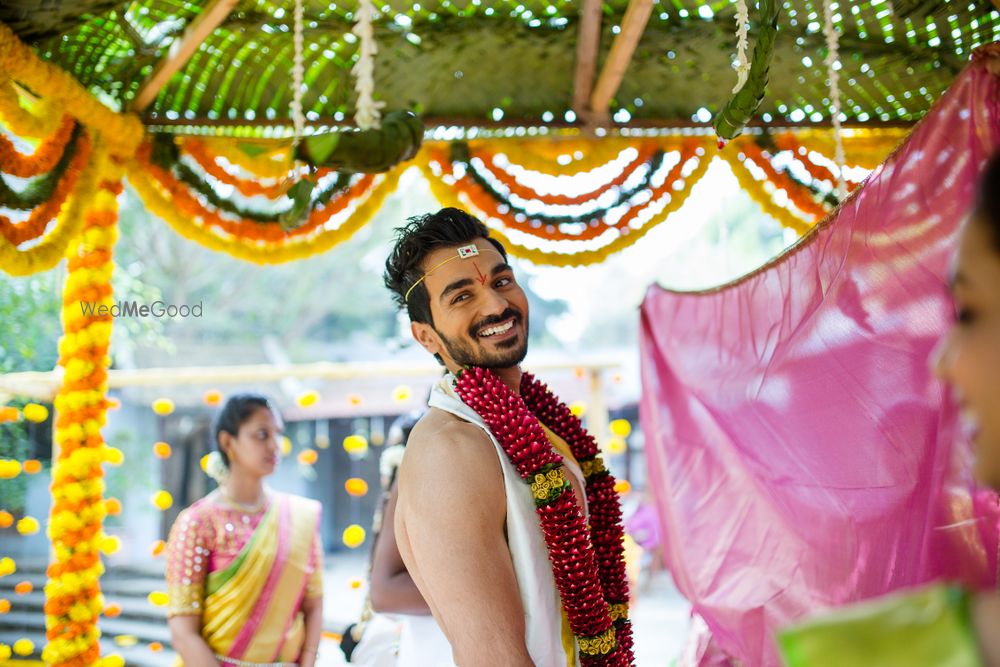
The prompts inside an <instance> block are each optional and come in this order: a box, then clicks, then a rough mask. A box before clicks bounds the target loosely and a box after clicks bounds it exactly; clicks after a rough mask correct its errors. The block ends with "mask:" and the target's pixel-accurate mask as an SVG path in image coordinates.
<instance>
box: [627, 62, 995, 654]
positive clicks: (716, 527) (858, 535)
mask: <svg viewBox="0 0 1000 667" xmlns="http://www.w3.org/2000/svg"><path fill="white" fill-rule="evenodd" d="M995 47H996V45H993V47H987V49H989V48H993V49H994V50H995ZM984 51H985V50H981V51H980V52H978V53H977V57H976V58H975V59H974V61H973V62H972V63H971V64H970V65H969V66H968V67H967V68H966V69H965V70H964V71H963V73H962V74H961V75H960V76H959V77H958V78H957V79H956V81H955V83H954V84H953V85H952V87H951V88H950V89H949V90H948V91H947V92H946V94H945V95H944V96H943V97H942V98H941V99H940V100H939V101H938V103H937V104H936V105H935V107H934V108H933V109H932V111H931V112H930V113H929V114H928V115H927V116H926V117H925V119H924V120H923V121H922V122H921V123H920V124H919V125H918V126H917V127H916V128H915V129H914V131H913V132H912V134H911V135H910V137H909V138H908V139H907V140H906V141H905V142H904V144H903V145H902V146H901V147H900V148H899V149H898V150H897V152H896V153H895V154H894V155H892V156H891V157H890V158H889V159H888V160H887V162H886V163H885V164H883V165H882V166H880V167H878V168H876V169H875V170H874V172H873V173H872V174H871V175H870V176H869V178H868V180H867V182H866V183H865V184H864V187H863V188H862V189H860V191H858V192H856V193H855V196H853V197H851V198H850V199H849V200H848V201H847V202H846V203H845V204H844V205H843V206H842V207H841V208H840V209H839V210H838V211H837V212H835V213H834V214H833V215H832V216H831V219H829V220H828V221H826V223H825V224H823V225H821V226H820V227H819V228H817V229H816V230H814V231H813V232H812V233H811V234H809V235H807V237H806V238H804V239H803V240H802V241H801V242H800V243H799V244H798V246H797V247H794V248H792V249H790V250H789V251H788V252H786V253H785V254H784V255H783V256H782V257H780V258H778V259H777V260H776V261H774V262H773V263H771V264H770V265H768V266H766V267H763V268H762V269H761V270H759V271H758V272H756V273H755V274H753V275H751V276H748V277H746V278H745V279H743V280H740V281H737V282H735V283H733V284H731V285H728V286H724V287H722V288H719V289H717V290H713V291H710V292H702V293H674V292H670V291H667V290H665V289H662V288H660V287H655V286H654V287H652V288H650V289H649V291H648V292H647V294H646V297H645V300H644V302H643V305H642V313H641V317H642V322H641V334H640V335H641V341H640V347H641V355H642V370H643V378H642V381H643V399H642V404H641V421H642V427H643V432H644V434H645V437H646V447H645V451H646V456H647V460H648V468H649V480H650V484H651V485H652V486H653V488H654V490H655V493H656V501H657V509H658V512H659V516H660V521H661V524H662V529H663V541H664V551H665V559H666V563H667V565H668V567H669V568H670V570H671V572H672V573H673V577H674V580H675V582H676V584H677V586H678V588H679V589H680V590H681V592H682V593H683V594H684V595H685V596H686V597H687V598H688V599H689V600H690V601H691V603H692V605H693V609H694V611H695V612H696V613H697V614H699V615H700V616H701V617H703V618H704V620H705V622H706V623H707V625H708V627H709V629H710V630H711V632H712V634H713V636H714V642H715V644H716V646H717V648H718V649H721V651H722V652H723V653H724V654H726V655H727V656H728V657H729V658H735V659H737V660H739V661H740V662H741V663H742V664H744V665H766V666H770V665H778V664H780V662H779V660H778V657H777V651H776V646H775V643H774V635H775V631H776V630H777V629H778V628H780V627H781V626H784V625H786V624H787V623H789V622H790V621H793V620H795V619H797V618H800V617H802V616H804V615H806V614H807V613H815V612H817V611H819V610H820V609H823V608H825V607H830V606H835V605H839V604H842V603H847V602H851V601H856V600H861V599H866V598H870V597H873V596H877V595H881V594H883V593H886V592H889V591H893V590H896V589H899V588H901V587H905V586H911V585H915V584H919V583H922V582H927V581H929V580H933V579H937V578H946V579H952V580H958V581H960V582H963V583H965V584H966V585H968V586H973V587H986V586H991V585H993V584H994V583H995V576H996V567H997V564H996V556H997V519H998V512H997V502H996V498H995V496H993V495H992V494H991V493H987V492H985V491H984V490H981V489H977V488H976V486H975V484H974V483H973V481H972V479H971V477H970V472H969V471H970V466H971V464H970V457H971V452H970V447H969V445H968V443H967V442H965V441H964V440H963V439H962V438H961V436H960V430H959V428H958V425H957V421H958V415H957V411H956V408H955V405H954V403H953V401H952V400H951V398H950V395H949V392H948V390H947V389H946V388H944V387H942V385H941V384H940V383H939V382H938V381H936V380H935V379H934V378H933V376H932V374H931V372H930V369H929V366H928V358H929V356H930V354H931V351H932V349H933V347H934V346H935V344H936V343H937V341H938V340H939V338H940V337H941V335H942V334H943V333H944V332H945V330H946V328H947V327H948V325H949V322H950V320H951V319H952V317H953V310H952V306H951V302H950V299H949V296H948V289H947V276H948V269H949V263H950V258H951V255H952V254H953V252H954V249H955V245H956V244H955V236H956V231H957V230H958V228H959V225H960V224H961V223H962V221H963V220H964V219H965V218H966V217H967V216H968V214H969V211H970V208H971V206H972V202H973V201H974V196H975V190H976V187H977V181H978V177H979V174H980V172H981V170H982V167H983V163H984V161H985V160H986V159H987V158H988V157H989V156H990V155H992V154H993V153H994V152H995V151H996V150H997V147H998V145H1000V99H998V95H1000V93H998V90H1000V80H998V78H997V77H996V76H994V75H992V74H990V73H989V72H988V71H987V68H986V60H987V56H986V53H985V52H984ZM716 657H717V656H716ZM700 662H701V664H710V663H711V664H718V663H717V661H716V662H712V660H711V659H710V658H703V659H702V660H701V661H700Z"/></svg>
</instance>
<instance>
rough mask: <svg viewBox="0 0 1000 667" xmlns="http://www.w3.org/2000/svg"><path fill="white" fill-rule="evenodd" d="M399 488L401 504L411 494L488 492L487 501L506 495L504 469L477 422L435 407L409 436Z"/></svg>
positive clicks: (421, 495) (400, 470) (400, 473)
mask: <svg viewBox="0 0 1000 667" xmlns="http://www.w3.org/2000/svg"><path fill="white" fill-rule="evenodd" d="M399 484H400V488H399V492H400V500H401V501H404V500H405V499H406V497H407V496H409V497H411V498H413V499H416V498H419V497H427V496H428V495H434V496H439V495H441V494H442V493H443V494H446V495H450V494H452V493H454V494H459V495H468V494H469V493H470V492H471V491H473V490H475V491H476V494H484V495H485V496H486V498H484V500H495V498H496V494H498V493H499V494H500V497H501V499H502V498H503V493H504V491H503V470H502V469H501V467H500V460H499V458H498V457H497V451H496V448H495V446H494V445H493V442H492V441H491V440H490V438H489V436H488V435H486V433H485V432H484V431H483V429H481V428H480V427H478V426H476V425H475V424H472V423H469V422H467V421H464V420H462V419H459V418H458V417H455V416H454V415H452V414H449V413H447V412H444V411H443V410H438V409H434V408H432V409H431V410H430V411H429V412H428V413H427V414H426V415H425V416H424V417H423V418H422V419H421V420H420V421H419V422H417V424H416V426H414V427H413V431H412V432H411V433H410V437H409V440H408V441H407V445H406V456H404V457H403V463H402V465H401V466H400V469H399ZM473 495H475V494H473ZM490 496H492V498H490Z"/></svg>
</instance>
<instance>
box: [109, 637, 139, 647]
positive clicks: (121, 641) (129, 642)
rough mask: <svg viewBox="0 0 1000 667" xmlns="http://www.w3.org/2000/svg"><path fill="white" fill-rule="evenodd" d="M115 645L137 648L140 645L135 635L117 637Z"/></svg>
mask: <svg viewBox="0 0 1000 667" xmlns="http://www.w3.org/2000/svg"><path fill="white" fill-rule="evenodd" d="M115 643H116V644H118V645H119V646H122V647H127V646H135V645H136V644H138V643H139V638H138V637H136V636H135V635H118V636H116V637H115Z"/></svg>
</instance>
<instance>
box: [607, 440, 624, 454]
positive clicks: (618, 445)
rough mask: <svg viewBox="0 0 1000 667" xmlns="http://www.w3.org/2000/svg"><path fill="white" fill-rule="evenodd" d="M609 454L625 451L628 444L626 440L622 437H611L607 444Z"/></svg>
mask: <svg viewBox="0 0 1000 667" xmlns="http://www.w3.org/2000/svg"><path fill="white" fill-rule="evenodd" d="M605 447H606V448H607V450H608V453H609V454H621V453H622V452H624V451H625V450H626V449H627V447H628V445H626V444H625V440H624V439H622V438H611V439H610V440H608V442H607V443H606V444H605Z"/></svg>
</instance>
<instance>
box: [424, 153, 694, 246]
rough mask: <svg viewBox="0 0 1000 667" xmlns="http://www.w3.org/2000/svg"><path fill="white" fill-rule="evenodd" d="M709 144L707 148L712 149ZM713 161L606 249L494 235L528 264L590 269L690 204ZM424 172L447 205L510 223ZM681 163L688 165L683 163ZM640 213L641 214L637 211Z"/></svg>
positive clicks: (500, 232)
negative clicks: (531, 243) (545, 246)
mask: <svg viewBox="0 0 1000 667" xmlns="http://www.w3.org/2000/svg"><path fill="white" fill-rule="evenodd" d="M708 145H709V144H708V142H706V143H705V144H704V146H706V147H707V146H708ZM711 161H712V158H711V157H710V156H708V155H706V154H703V155H701V156H700V157H698V163H697V165H696V166H695V167H694V169H693V170H692V171H691V173H690V174H689V175H688V176H686V177H684V184H683V187H680V188H679V189H676V190H674V189H671V190H670V191H669V192H667V193H666V194H668V195H669V197H670V198H669V200H668V201H667V202H666V203H665V204H663V208H662V209H661V210H660V212H659V213H657V214H656V215H654V216H653V217H652V218H651V219H650V220H649V221H648V222H646V224H644V225H643V226H642V227H641V228H640V229H631V228H628V229H624V230H622V231H621V234H620V235H619V236H618V238H616V239H614V240H613V241H611V242H610V243H608V244H607V245H605V246H602V247H600V248H597V249H592V250H583V251H577V252H560V251H547V250H541V249H537V248H531V247H528V246H525V245H523V244H521V243H516V242H514V241H512V240H511V239H510V238H509V237H508V236H507V235H506V234H505V233H504V232H503V230H500V229H496V228H493V229H491V231H490V233H491V234H492V235H493V236H496V237H497V240H499V241H500V242H501V243H503V244H504V247H506V248H507V250H508V251H509V252H510V253H511V254H513V255H515V256H517V257H521V258H523V259H526V260H527V261H529V262H531V263H533V264H538V265H547V266H587V265H590V264H598V263H600V262H603V261H604V260H605V259H607V258H608V256H610V255H612V254H614V253H616V252H619V251H621V250H623V249H625V248H627V247H629V246H631V245H632V244H634V243H635V242H637V241H638V240H639V239H641V238H642V237H643V236H645V235H646V234H647V233H649V231H650V230H651V229H653V228H654V227H656V226H657V225H659V224H661V223H662V222H663V221H665V220H666V219H667V218H668V217H669V216H670V215H671V214H672V213H674V212H675V211H677V210H678V209H679V208H680V207H681V206H683V205H684V202H685V201H687V197H688V195H689V194H690V193H691V188H692V187H693V186H694V184H695V183H697V182H698V181H699V180H701V177H702V176H704V175H705V171H707V170H708V166H709V164H711ZM418 164H419V166H420V169H421V171H422V173H423V174H424V176H425V178H426V179H427V181H428V183H429V184H430V188H431V192H432V193H433V194H434V197H435V198H436V199H437V200H438V201H439V202H440V203H441V204H442V205H443V206H455V207H457V208H465V209H467V210H469V211H470V212H472V213H474V214H475V215H477V216H479V217H480V218H482V219H483V220H486V221H490V220H494V221H497V222H500V223H501V224H503V225H505V226H506V224H507V222H508V221H507V220H506V219H504V218H499V217H497V216H494V215H492V214H491V213H489V212H488V209H487V210H483V209H481V208H479V207H478V206H477V205H476V203H475V202H474V201H473V199H472V198H470V197H469V196H468V194H467V193H465V192H464V191H462V190H461V189H456V188H455V187H454V186H453V185H449V184H447V183H445V182H444V181H442V180H441V177H440V176H437V175H436V174H435V173H434V171H433V170H432V169H431V167H430V164H429V162H426V161H421V162H419V163H418ZM680 164H682V165H683V164H684V163H683V162H682V163H680ZM665 197H666V195H664V197H661V198H659V199H653V200H651V201H650V203H649V204H647V206H653V205H657V206H658V205H659V204H660V203H662V202H663V199H665ZM636 213H638V211H637V212H636Z"/></svg>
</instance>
